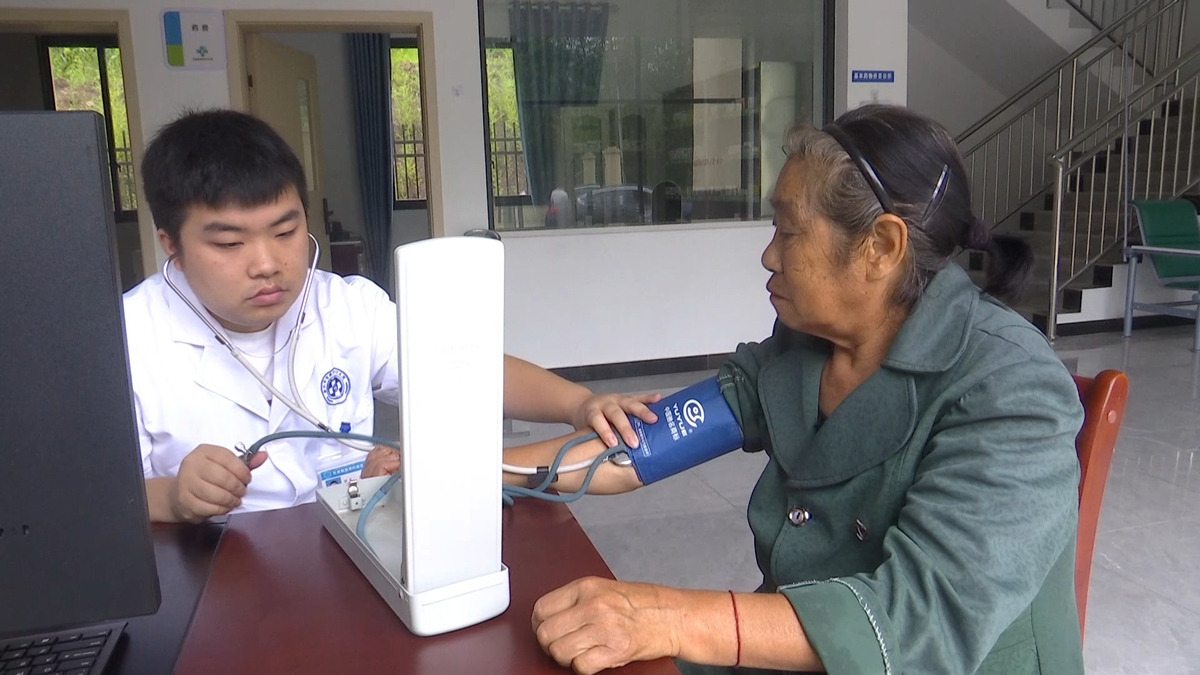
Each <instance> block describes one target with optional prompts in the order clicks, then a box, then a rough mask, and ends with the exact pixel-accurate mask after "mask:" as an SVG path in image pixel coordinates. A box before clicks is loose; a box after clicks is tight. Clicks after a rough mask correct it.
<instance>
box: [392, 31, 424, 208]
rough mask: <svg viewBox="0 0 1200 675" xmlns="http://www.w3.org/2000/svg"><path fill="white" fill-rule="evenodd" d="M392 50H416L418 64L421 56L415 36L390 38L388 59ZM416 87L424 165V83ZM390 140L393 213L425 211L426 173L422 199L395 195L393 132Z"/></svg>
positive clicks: (422, 161) (418, 42) (419, 46)
mask: <svg viewBox="0 0 1200 675" xmlns="http://www.w3.org/2000/svg"><path fill="white" fill-rule="evenodd" d="M393 49H416V50H417V60H418V63H419V62H420V59H421V56H422V55H421V44H420V41H419V40H418V39H417V36H415V35H411V36H409V35H406V36H400V37H397V36H392V37H391V40H390V41H389V44H388V55H389V57H390V55H391V50H393ZM418 87H419V91H418V92H417V97H418V100H417V104H418V105H419V106H420V108H421V130H422V131H421V136H422V141H421V147H422V153H421V163H422V164H425V152H424V147H425V141H424V140H423V139H424V136H425V133H424V130H425V105H424V101H423V100H421V99H423V98H424V96H425V83H424V82H419V84H418ZM388 101H389V107H390V101H391V96H388ZM390 112H391V113H392V115H393V120H394V119H395V118H394V115H395V112H396V111H395V110H391V111H390ZM392 138H393V141H392V172H393V176H392V210H393V211H420V210H427V209H428V208H429V195H428V180H429V176H428V171H426V177H425V180H426V191H427V192H426V195H425V196H424V197H421V198H419V199H400V198H399V196H398V195H397V194H396V180H395V175H394V174H395V171H396V146H395V140H394V139H395V132H394V131H393V135H392Z"/></svg>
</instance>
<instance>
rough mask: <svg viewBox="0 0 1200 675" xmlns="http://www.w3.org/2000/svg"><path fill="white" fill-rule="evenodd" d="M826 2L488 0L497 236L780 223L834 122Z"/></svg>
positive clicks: (485, 11) (487, 64) (491, 146)
mask: <svg viewBox="0 0 1200 675" xmlns="http://www.w3.org/2000/svg"><path fill="white" fill-rule="evenodd" d="M826 2H827V0H746V2H741V3H729V2H721V1H720V0H637V1H635V0H611V1H610V2H604V3H599V2H580V1H574V2H558V3H541V2H523V1H518V2H513V3H500V2H495V1H493V0H482V12H483V21H482V31H483V44H484V49H485V51H484V62H485V71H486V72H485V78H486V86H487V93H488V110H487V113H488V135H489V142H488V148H487V150H488V156H489V160H490V169H491V177H492V180H491V190H492V197H493V205H494V207H493V211H492V219H493V227H495V228H496V229H498V230H508V229H515V228H538V227H552V228H578V227H603V226H610V225H640V224H660V223H680V222H695V221H704V220H751V219H760V218H769V217H770V216H771V205H770V197H771V191H772V189H773V187H774V181H775V177H776V176H777V175H778V173H779V170H780V169H781V168H782V165H783V162H784V159H785V158H784V156H783V153H782V151H781V150H780V148H781V147H782V145H783V137H784V134H785V133H786V131H787V129H788V128H789V127H790V126H791V125H792V124H793V123H795V122H797V121H809V122H813V123H815V124H818V125H819V124H821V123H822V122H823V121H824V120H825V119H826V117H827V115H828V112H827V107H828V106H829V104H830V102H831V97H830V96H829V85H830V82H831V80H832V78H831V77H830V72H831V71H830V69H831V68H832V63H831V62H830V60H829V59H828V58H827V57H826V54H827V44H826V39H827V38H828V37H831V36H830V35H829V33H830V31H829V30H827V27H826V23H827V21H828V19H827V11H826V10H827V8H826ZM547 31H549V33H547Z"/></svg>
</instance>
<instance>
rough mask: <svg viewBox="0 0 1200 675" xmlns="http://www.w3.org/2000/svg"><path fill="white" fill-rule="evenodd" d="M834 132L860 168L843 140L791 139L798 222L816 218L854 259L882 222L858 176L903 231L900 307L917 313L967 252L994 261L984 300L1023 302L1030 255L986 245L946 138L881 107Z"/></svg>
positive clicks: (817, 135) (860, 112) (908, 115)
mask: <svg viewBox="0 0 1200 675" xmlns="http://www.w3.org/2000/svg"><path fill="white" fill-rule="evenodd" d="M835 124H836V126H837V132H838V133H840V135H841V136H842V137H843V138H844V139H845V142H846V143H853V144H854V151H855V152H856V154H859V155H860V157H861V159H860V161H861V162H863V163H865V164H866V165H867V166H866V167H860V166H858V165H856V163H855V160H854V159H852V158H851V156H850V154H849V152H848V150H849V148H846V147H843V144H842V142H841V141H839V139H836V138H834V137H833V136H832V135H830V134H829V133H826V132H825V131H821V130H819V129H817V128H815V127H813V126H812V125H809V124H801V125H797V126H795V127H793V128H792V129H791V130H790V131H789V132H788V134H787V136H786V138H785V142H784V152H785V153H787V156H788V158H789V161H802V162H804V163H805V166H806V168H807V169H808V170H807V171H806V172H805V179H806V180H805V185H803V186H802V189H803V191H804V193H805V194H804V199H802V200H800V203H795V204H793V205H792V208H794V209H797V210H798V211H799V212H798V213H796V214H795V215H796V216H797V217H799V218H807V217H811V215H812V214H813V213H816V214H820V215H821V216H823V217H824V218H825V219H826V220H828V221H829V222H830V223H831V224H832V225H833V226H834V227H835V228H836V230H837V232H838V233H839V234H840V235H841V236H840V239H841V249H840V251H839V254H840V256H841V258H842V260H843V261H845V262H848V261H849V260H850V259H851V258H852V256H854V255H856V254H857V252H858V249H859V247H861V246H862V244H863V242H864V241H865V240H866V237H867V235H868V234H869V233H870V232H871V228H872V227H873V225H874V224H875V221H876V220H877V219H878V218H879V216H881V215H883V214H884V213H885V211H884V205H883V204H882V203H881V198H880V197H879V196H877V195H876V193H875V192H874V191H872V189H871V186H870V185H869V184H868V182H867V179H866V178H865V176H864V174H865V173H867V172H873V173H874V174H875V175H876V176H878V178H879V183H880V184H881V185H879V187H881V188H882V190H883V192H884V193H885V194H884V195H883V196H884V197H886V201H889V202H891V204H890V208H891V212H892V213H893V214H894V215H896V216H897V217H899V218H901V219H902V220H904V223H905V224H906V225H907V226H908V254H907V256H906V258H905V261H904V265H905V269H904V273H903V276H902V277H901V279H900V281H899V282H898V283H897V284H896V287H895V289H894V297H893V300H894V301H895V302H896V303H897V304H898V305H903V306H911V305H912V304H913V303H915V302H916V301H917V300H918V299H919V298H920V297H921V293H922V292H923V291H924V290H925V286H926V285H927V284H928V283H929V280H930V279H932V278H933V276H934V274H936V273H937V272H938V271H939V270H941V269H942V268H943V267H945V266H946V264H947V263H948V262H949V261H950V259H951V258H952V257H953V256H954V255H955V254H956V253H957V252H958V251H960V250H962V249H966V248H970V249H977V250H981V251H986V252H987V253H989V254H991V255H989V269H988V281H987V287H986V289H985V290H987V291H988V292H990V293H994V294H997V295H1013V294H1016V293H1019V292H1020V290H1021V287H1023V286H1024V283H1025V281H1026V279H1027V278H1028V273H1029V268H1030V267H1031V261H1032V253H1031V252H1030V250H1029V248H1028V245H1027V244H1025V243H1024V242H1022V241H1020V240H1014V239H1012V238H1009V237H992V234H991V228H990V226H988V225H987V224H986V223H983V222H982V221H980V220H979V219H977V218H975V217H974V215H973V214H972V213H971V196H970V187H969V184H968V182H967V177H966V172H965V171H964V169H963V167H962V159H961V157H960V156H959V153H958V148H957V146H956V145H955V144H954V139H953V138H951V137H950V135H949V134H948V133H947V132H946V130H945V129H944V128H942V127H941V126H940V125H938V124H937V123H935V122H933V121H932V120H929V119H928V118H926V117H924V116H921V115H919V114H917V113H914V112H912V111H911V110H908V109H905V108H899V107H894V106H880V105H873V106H864V107H862V108H858V109H856V110H853V111H850V112H849V113H846V114H845V115H843V116H842V117H840V118H839V119H838V121H837V122H836V123H835ZM852 137H853V139H854V140H851V138H852ZM942 183H944V185H943V184H942Z"/></svg>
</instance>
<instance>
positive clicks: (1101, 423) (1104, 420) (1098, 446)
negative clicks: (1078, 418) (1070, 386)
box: [1074, 370, 1129, 634]
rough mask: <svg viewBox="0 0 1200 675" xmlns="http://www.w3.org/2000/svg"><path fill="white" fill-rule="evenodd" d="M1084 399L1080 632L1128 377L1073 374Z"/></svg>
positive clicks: (1079, 439) (1079, 443)
mask: <svg viewBox="0 0 1200 675" xmlns="http://www.w3.org/2000/svg"><path fill="white" fill-rule="evenodd" d="M1074 377H1075V386H1076V387H1078V388H1079V399H1080V400H1081V401H1082V402H1083V427H1082V428H1081V429H1080V430H1079V435H1078V436H1076V437H1075V450H1076V452H1078V453H1079V469H1080V480H1079V532H1078V537H1077V542H1076V548H1075V598H1076V602H1077V603H1078V604H1079V632H1080V634H1082V633H1083V622H1084V616H1085V614H1086V610H1087V596H1088V583H1089V582H1090V581H1091V577H1092V551H1093V550H1094V549H1095V548H1096V526H1097V525H1098V524H1099V521H1100V501H1101V499H1102V498H1103V497H1104V484H1105V483H1106V482H1107V481H1108V467H1109V465H1110V464H1111V463H1112V455H1113V449H1114V448H1115V447H1116V445H1117V432H1118V431H1120V429H1121V420H1123V419H1124V418H1125V402H1126V400H1128V398H1129V378H1127V377H1126V376H1125V373H1122V372H1121V371H1119V370H1104V371H1101V372H1099V373H1097V374H1096V376H1095V377H1094V378H1091V377H1083V376H1081V375H1075V376H1074Z"/></svg>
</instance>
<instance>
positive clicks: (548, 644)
mask: <svg viewBox="0 0 1200 675" xmlns="http://www.w3.org/2000/svg"><path fill="white" fill-rule="evenodd" d="M662 590H663V589H660V587H657V586H652V585H650V584H640V583H628V582H621V581H613V580H611V579H600V578H597V577H588V578H584V579H579V580H577V581H573V582H571V583H569V584H567V585H566V586H563V587H562V588H559V589H558V590H555V591H552V592H550V593H547V594H546V595H544V596H542V598H541V599H540V600H538V601H537V603H536V604H535V605H534V606H533V630H534V633H535V634H536V635H537V640H538V642H539V643H540V644H541V645H542V649H544V650H545V651H546V653H547V654H549V655H550V656H551V657H552V658H553V659H554V660H555V661H557V662H558V664H559V665H562V666H570V667H571V668H573V669H574V670H575V672H577V673H586V674H590V673H596V672H599V671H601V670H605V669H607V668H617V667H620V666H623V665H625V664H627V663H631V662H633V661H647V660H651V659H657V658H660V657H664V656H675V655H677V654H678V653H679V646H678V637H677V636H678V634H679V633H678V630H677V625H676V623H677V622H676V620H675V617H676V613H675V612H674V611H672V610H671V609H669V608H667V607H664V606H663V602H662V593H661V591H662Z"/></svg>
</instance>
